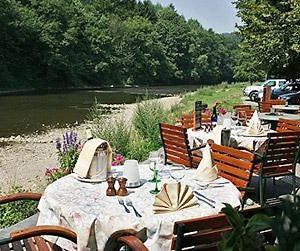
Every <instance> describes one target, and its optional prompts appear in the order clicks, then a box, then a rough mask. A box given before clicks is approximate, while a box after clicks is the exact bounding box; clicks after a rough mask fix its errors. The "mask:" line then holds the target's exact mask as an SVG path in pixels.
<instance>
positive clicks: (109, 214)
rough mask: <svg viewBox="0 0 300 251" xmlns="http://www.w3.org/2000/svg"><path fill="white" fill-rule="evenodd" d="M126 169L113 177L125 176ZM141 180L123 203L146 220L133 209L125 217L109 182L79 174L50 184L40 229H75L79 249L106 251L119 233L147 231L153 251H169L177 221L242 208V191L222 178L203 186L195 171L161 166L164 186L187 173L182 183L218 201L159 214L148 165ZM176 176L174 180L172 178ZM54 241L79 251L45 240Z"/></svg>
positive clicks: (42, 202) (117, 170) (62, 241)
mask: <svg viewBox="0 0 300 251" xmlns="http://www.w3.org/2000/svg"><path fill="white" fill-rule="evenodd" d="M122 170H123V167H122V166H118V167H116V168H114V169H113V172H115V173H118V174H119V175H122ZM139 170H140V176H141V179H142V180H143V181H144V182H143V185H142V186H140V187H138V188H128V190H129V195H128V196H126V197H122V198H123V199H124V201H125V200H126V199H129V200H131V201H132V203H133V205H134V206H135V208H136V210H137V211H138V212H139V213H140V214H141V215H142V217H137V216H136V215H135V214H134V212H133V210H132V208H130V207H129V209H130V211H131V212H130V213H126V212H125V210H124V207H123V206H122V205H120V204H119V203H118V197H117V196H110V197H109V196H106V193H105V191H106V189H107V183H106V182H102V183H88V182H82V181H80V180H78V179H77V178H76V175H75V174H70V175H67V176H65V177H63V178H61V179H59V180H57V181H55V182H54V183H52V184H50V185H49V186H48V187H47V188H46V190H45V192H44V194H43V196H42V198H41V200H40V202H39V205H38V208H39V210H40V214H39V219H38V225H60V226H64V227H67V228H69V229H72V230H73V231H75V232H76V234H77V249H78V250H85V248H87V247H89V248H91V250H104V247H105V244H106V242H107V240H108V238H109V237H110V236H111V234H113V233H114V232H115V231H118V230H122V229H134V230H137V231H140V230H141V229H144V228H146V230H147V237H148V239H147V241H146V242H145V245H146V246H147V247H148V248H149V250H170V246H171V239H172V233H173V226H174V222H175V221H178V220H184V219H192V218H198V217H202V216H208V215H212V214H216V213H218V212H220V210H221V209H222V207H223V206H224V204H223V203H229V204H231V205H232V206H233V207H237V206H240V192H239V190H238V189H237V188H236V187H235V186H234V185H233V184H232V183H231V182H229V181H228V180H226V179H224V178H221V177H220V178H218V179H217V180H214V181H213V182H210V183H207V182H206V183H205V182H204V183H201V182H199V181H196V180H195V179H194V174H195V169H193V170H192V169H189V170H187V169H183V170H182V169H181V170H178V166H177V167H176V166H170V165H160V166H159V169H158V170H160V172H159V175H160V179H161V182H160V183H159V187H161V186H162V184H164V183H170V182H175V181H174V180H173V179H172V177H171V176H170V173H173V172H174V173H176V172H183V173H184V177H181V178H182V179H181V181H180V182H181V183H182V184H187V185H189V186H190V187H191V188H192V189H193V190H194V191H195V190H197V191H198V192H200V193H201V194H202V195H204V196H206V197H207V198H210V199H211V200H214V201H215V204H213V205H214V207H212V206H211V205H209V204H208V203H207V202H203V201H202V200H198V205H197V206H194V207H190V208H186V209H183V210H180V211H175V212H170V213H163V214H154V212H153V203H154V199H155V196H154V195H153V194H151V193H150V192H149V191H150V190H151V189H153V188H154V183H150V182H147V180H149V179H151V178H152V177H153V172H152V171H151V170H150V168H149V165H147V164H143V165H139ZM173 177H174V176H173ZM45 238H46V239H48V240H49V241H51V242H54V243H56V244H58V245H60V246H61V247H63V248H66V249H67V250H74V249H75V247H74V244H71V243H70V242H69V241H67V240H65V239H62V238H56V237H55V238H54V237H50V236H46V237H45Z"/></svg>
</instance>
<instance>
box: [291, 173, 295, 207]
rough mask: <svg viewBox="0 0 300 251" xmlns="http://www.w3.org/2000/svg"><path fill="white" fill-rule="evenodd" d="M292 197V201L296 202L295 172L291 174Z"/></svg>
mask: <svg viewBox="0 0 300 251" xmlns="http://www.w3.org/2000/svg"><path fill="white" fill-rule="evenodd" d="M292 189H293V190H292V191H293V199H294V203H296V176H295V174H294V175H293V188H292Z"/></svg>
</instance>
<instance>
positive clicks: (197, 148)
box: [190, 144, 206, 152]
mask: <svg viewBox="0 0 300 251" xmlns="http://www.w3.org/2000/svg"><path fill="white" fill-rule="evenodd" d="M205 146H206V144H202V145H201V146H197V147H194V148H192V149H190V151H191V152H192V151H196V150H199V149H201V148H203V147H205Z"/></svg>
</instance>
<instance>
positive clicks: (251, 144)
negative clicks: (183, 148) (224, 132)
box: [187, 126, 274, 151]
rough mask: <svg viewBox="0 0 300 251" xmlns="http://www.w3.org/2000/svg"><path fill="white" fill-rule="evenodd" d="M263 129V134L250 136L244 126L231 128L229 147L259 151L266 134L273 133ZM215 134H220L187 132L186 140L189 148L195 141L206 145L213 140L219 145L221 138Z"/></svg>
mask: <svg viewBox="0 0 300 251" xmlns="http://www.w3.org/2000/svg"><path fill="white" fill-rule="evenodd" d="M265 127H266V128H265V129H266V132H265V133H264V134H262V135H253V136H250V135H246V134H245V131H246V129H247V127H246V126H233V127H232V128H231V130H230V140H229V146H231V147H234V148H238V147H243V148H246V149H248V150H250V151H259V149H260V148H261V147H262V146H263V145H264V143H265V142H266V141H267V133H268V132H274V131H273V130H269V129H268V128H267V126H265ZM217 133H221V132H220V131H219V132H214V130H212V131H210V132H206V131H204V130H197V131H193V130H192V129H188V130H187V134H188V140H189V144H190V146H191V147H192V146H193V144H194V142H195V141H196V142H197V141H202V142H199V143H206V142H207V140H209V139H212V140H214V142H215V143H217V144H221V142H218V140H220V138H221V137H220V135H219V136H218V135H216V134H217Z"/></svg>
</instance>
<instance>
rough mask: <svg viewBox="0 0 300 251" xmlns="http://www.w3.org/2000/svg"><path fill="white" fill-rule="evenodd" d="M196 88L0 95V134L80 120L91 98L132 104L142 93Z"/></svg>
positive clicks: (42, 128) (85, 112)
mask: <svg viewBox="0 0 300 251" xmlns="http://www.w3.org/2000/svg"><path fill="white" fill-rule="evenodd" d="M197 87H199V86H184V87H180V86H176V87H170V86H169V87H156V88H151V89H148V90H145V89H142V88H128V89H110V90H100V91H99V90H98V91H97V90H93V91H72V92H70V91H69V92H64V93H44V94H41V93H35V94H26V95H13V96H0V107H1V109H0V118H1V120H0V137H8V136H11V135H19V134H29V133H33V132H36V131H43V130H45V129H47V128H49V127H63V126H65V125H66V124H74V123H81V122H83V121H84V119H86V115H87V114H88V110H89V108H90V107H91V106H92V104H93V102H94V100H95V98H96V99H97V101H98V102H99V103H103V104H123V103H126V104H128V103H134V102H135V101H136V99H137V98H138V97H140V96H143V95H145V94H146V92H148V93H149V94H151V95H155V96H156V97H159V96H166V95H171V94H178V93H181V92H185V91H190V90H195V89H196V88H197Z"/></svg>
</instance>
